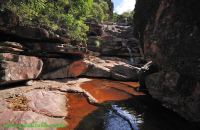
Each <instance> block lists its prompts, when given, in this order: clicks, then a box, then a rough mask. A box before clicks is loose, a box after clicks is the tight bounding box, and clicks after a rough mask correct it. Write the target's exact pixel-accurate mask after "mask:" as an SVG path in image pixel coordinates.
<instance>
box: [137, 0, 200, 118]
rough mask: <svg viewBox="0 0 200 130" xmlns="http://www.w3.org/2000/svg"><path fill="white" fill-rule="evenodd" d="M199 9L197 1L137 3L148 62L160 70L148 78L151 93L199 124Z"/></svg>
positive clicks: (145, 0)
mask: <svg viewBox="0 0 200 130" xmlns="http://www.w3.org/2000/svg"><path fill="white" fill-rule="evenodd" d="M199 8H200V2H199V1H198V0H191V1H187V0H160V1H151V0H137V4H136V8H135V13H136V14H135V19H134V20H135V26H136V27H135V29H136V30H135V31H136V32H135V33H136V36H137V37H139V38H140V41H141V43H142V44H143V50H144V54H145V57H146V59H149V60H152V61H153V62H155V64H157V65H158V68H160V70H159V72H157V73H154V74H150V75H149V76H147V78H146V79H145V80H146V86H147V88H148V90H149V92H150V94H151V95H152V96H153V97H154V98H156V99H158V100H160V101H161V102H163V103H164V104H165V105H166V106H168V107H169V108H170V109H172V110H174V111H176V112H177V113H179V114H180V115H182V116H183V117H185V118H186V119H188V120H191V121H196V122H199V121H200V115H199V113H200V111H199V110H200V100H199V97H200V85H199V79H200V68H199V66H200V62H199V59H200V52H199V50H200V26H199V25H200V17H199V14H198V13H197V12H198V10H199ZM144 16H145V17H144Z"/></svg>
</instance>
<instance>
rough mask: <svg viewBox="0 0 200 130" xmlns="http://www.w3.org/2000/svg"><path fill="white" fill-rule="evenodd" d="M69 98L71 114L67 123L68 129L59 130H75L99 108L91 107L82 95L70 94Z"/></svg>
mask: <svg viewBox="0 0 200 130" xmlns="http://www.w3.org/2000/svg"><path fill="white" fill-rule="evenodd" d="M67 97H68V104H69V106H68V111H69V113H68V117H67V118H66V121H67V122H68V127H67V128H62V129H58V130H73V129H74V128H75V127H76V126H77V125H78V124H79V122H80V121H81V120H82V119H83V118H84V117H85V116H87V115H88V114H89V113H92V112H93V111H94V110H96V109H97V107H95V106H93V105H90V104H89V103H88V102H87V100H86V98H85V97H84V96H83V95H82V94H70V93H69V94H68V96H67Z"/></svg>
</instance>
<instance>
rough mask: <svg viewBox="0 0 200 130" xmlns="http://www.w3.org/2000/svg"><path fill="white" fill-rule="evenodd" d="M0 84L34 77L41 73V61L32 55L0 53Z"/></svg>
mask: <svg viewBox="0 0 200 130" xmlns="http://www.w3.org/2000/svg"><path fill="white" fill-rule="evenodd" d="M0 57H1V59H2V60H1V64H0V68H1V70H2V71H1V72H0V76H1V78H0V84H7V83H12V82H17V81H23V80H29V79H35V78H37V77H38V75H39V74H40V73H41V70H42V67H43V62H42V61H41V60H40V59H39V58H37V57H32V56H24V55H15V54H11V53H1V54H0Z"/></svg>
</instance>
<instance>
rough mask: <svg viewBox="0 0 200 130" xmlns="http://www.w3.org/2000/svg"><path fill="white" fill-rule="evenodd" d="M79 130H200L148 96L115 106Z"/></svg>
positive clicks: (89, 119) (94, 114)
mask: <svg viewBox="0 0 200 130" xmlns="http://www.w3.org/2000/svg"><path fill="white" fill-rule="evenodd" d="M76 129H77V130H198V128H197V127H195V125H193V124H191V123H189V122H188V121H186V120H184V119H183V118H181V117H180V116H178V115H177V114H176V113H174V112H171V111H169V110H167V109H165V108H164V107H162V106H161V105H160V104H159V103H157V102H156V101H154V100H152V99H151V98H149V97H148V96H140V97H136V98H133V99H130V100H125V101H120V102H112V103H110V104H107V105H106V106H104V107H100V108H98V109H97V110H95V111H94V112H92V113H91V114H89V115H88V116H86V117H85V118H84V119H83V120H82V121H81V122H80V123H79V125H78V126H77V127H76Z"/></svg>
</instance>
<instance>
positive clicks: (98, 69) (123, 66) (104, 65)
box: [82, 56, 138, 81]
mask: <svg viewBox="0 0 200 130" xmlns="http://www.w3.org/2000/svg"><path fill="white" fill-rule="evenodd" d="M84 62H85V64H86V66H87V67H88V68H87V71H86V72H85V73H83V74H82V75H84V76H89V77H100V78H110V79H116V80H134V81H137V80H138V74H137V70H136V69H135V68H134V67H133V66H131V65H129V64H128V63H127V62H124V61H123V60H121V61H120V59H119V58H118V59H117V60H115V59H103V58H98V57H92V56H91V57H89V58H87V59H85V60H84Z"/></svg>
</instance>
